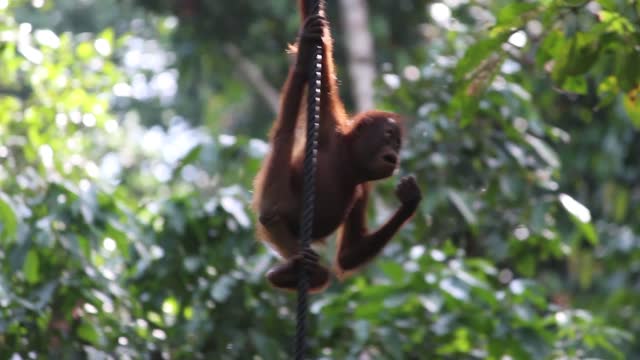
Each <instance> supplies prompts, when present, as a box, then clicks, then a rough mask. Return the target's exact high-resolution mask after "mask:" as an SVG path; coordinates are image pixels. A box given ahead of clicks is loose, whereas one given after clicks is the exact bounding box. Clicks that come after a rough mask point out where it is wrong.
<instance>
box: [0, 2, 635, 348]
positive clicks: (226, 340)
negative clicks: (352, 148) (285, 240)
mask: <svg viewBox="0 0 640 360" xmlns="http://www.w3.org/2000/svg"><path fill="white" fill-rule="evenodd" d="M328 15H329V19H330V20H331V22H332V25H333V34H334V36H335V38H336V57H337V63H338V69H339V74H340V76H341V93H342V96H343V98H344V99H345V102H346V103H347V106H348V107H349V109H351V110H352V111H357V110H359V109H366V108H370V107H373V106H376V107H378V108H382V109H385V110H394V111H396V112H399V113H401V114H404V115H405V116H407V118H409V121H408V123H407V130H408V131H407V134H408V139H407V144H406V146H405V147H404V149H403V152H402V164H401V171H400V173H401V174H407V173H413V174H415V175H416V177H417V178H418V182H419V184H420V187H421V188H422V191H423V192H424V200H423V202H422V203H421V205H420V208H419V210H418V213H417V215H416V216H415V218H414V219H413V220H412V221H411V223H410V224H408V225H407V226H405V227H404V228H403V229H402V231H401V232H400V233H399V234H398V235H397V236H396V237H395V238H394V240H393V241H392V243H391V244H390V246H388V247H387V248H386V250H385V252H384V254H383V256H381V257H380V258H379V259H378V260H377V261H375V262H374V263H373V264H371V265H370V266H369V267H367V268H366V269H365V271H363V272H362V273H361V274H359V275H358V276H355V277H353V278H350V279H348V280H346V281H344V282H341V283H340V282H335V281H334V282H333V284H332V286H331V287H330V289H329V290H328V291H327V292H326V293H323V294H321V295H316V296H313V297H312V298H311V307H310V311H311V314H310V320H311V322H310V332H309V344H310V347H311V350H312V356H313V358H316V359H360V360H367V359H496V360H512V359H587V358H589V359H640V338H639V335H638V334H640V206H639V204H640V131H639V130H640V87H639V86H640V1H637V0H597V1H588V0H586V1H585V0H527V1H508V0H440V1H422V0H396V1H389V0H370V1H366V0H331V1H329V2H328ZM298 26H299V18H298V15H297V9H296V8H295V2H294V0H271V1H248V0H236V1H221V0H210V1H207V0H153V1H152V0H56V1H53V0H32V1H22V0H0V244H1V246H0V266H1V271H0V358H2V359H12V360H18V359H285V358H288V357H289V356H290V354H291V350H292V336H293V334H294V330H295V322H294V320H295V319H294V315H295V296H294V294H288V293H282V292H278V291H275V290H273V289H271V288H270V287H269V286H268V285H267V283H266V281H265V280H264V277H263V274H264V272H265V271H266V270H267V269H268V268H269V267H270V266H271V265H273V264H274V263H275V262H276V261H277V259H276V257H275V256H273V255H272V254H271V253H270V252H269V251H268V250H267V249H266V248H265V247H264V246H262V245H261V244H259V243H257V242H256V241H255V236H254V234H253V224H254V222H255V218H254V215H253V214H252V213H251V212H250V211H249V208H248V204H249V202H250V199H251V196H252V192H251V181H252V178H253V176H254V175H255V173H256V171H257V169H258V167H259V165H260V162H261V160H262V159H263V157H264V155H265V153H266V151H267V150H268V144H267V143H266V142H265V140H266V133H267V130H268V128H269V126H270V125H271V123H272V121H273V119H274V117H275V114H276V112H277V108H278V97H279V89H280V86H281V84H282V83H283V81H284V79H285V76H286V71H287V68H288V65H289V61H290V59H288V58H287V56H286V54H285V48H286V46H287V44H288V43H291V42H293V41H294V40H295V36H296V34H297V30H298ZM374 104H375V105H374ZM401 174H400V175H401ZM398 178H399V176H394V177H393V178H391V179H388V180H385V181H383V182H381V183H380V184H379V186H378V187H377V188H376V191H375V193H374V195H373V201H372V206H371V209H370V213H369V217H370V220H371V222H372V225H374V226H375V225H379V224H380V223H381V221H382V220H383V219H384V218H385V217H386V216H388V214H389V212H390V211H391V210H392V209H393V208H394V207H395V206H397V200H396V199H395V197H394V195H393V189H394V186H395V183H396V182H397V180H398ZM332 251H333V247H332V245H331V244H330V245H329V248H328V250H327V252H326V253H325V252H323V253H322V255H323V257H325V261H328V260H330V258H329V255H328V254H330V253H332Z"/></svg>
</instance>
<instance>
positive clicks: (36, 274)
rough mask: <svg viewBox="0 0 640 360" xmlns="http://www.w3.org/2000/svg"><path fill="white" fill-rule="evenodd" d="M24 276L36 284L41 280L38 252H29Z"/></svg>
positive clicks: (25, 262) (25, 261)
mask: <svg viewBox="0 0 640 360" xmlns="http://www.w3.org/2000/svg"><path fill="white" fill-rule="evenodd" d="M23 271H24V276H25V277H26V279H27V281H29V282H30V283H32V284H34V283H37V282H38V281H39V280H40V258H39V257H38V252H37V251H36V250H34V249H32V250H29V252H28V253H27V257H26V258H25V260H24V266H23Z"/></svg>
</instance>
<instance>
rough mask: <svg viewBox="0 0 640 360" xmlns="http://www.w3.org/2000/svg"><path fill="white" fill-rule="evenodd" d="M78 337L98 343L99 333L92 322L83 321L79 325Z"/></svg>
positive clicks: (94, 343)
mask: <svg viewBox="0 0 640 360" xmlns="http://www.w3.org/2000/svg"><path fill="white" fill-rule="evenodd" d="M77 332H78V337H80V338H81V339H83V340H85V341H87V342H89V343H91V344H93V345H98V340H99V335H98V332H97V331H96V328H95V327H94V326H93V325H91V324H90V323H88V322H86V321H83V322H82V324H80V326H79V327H78V330H77Z"/></svg>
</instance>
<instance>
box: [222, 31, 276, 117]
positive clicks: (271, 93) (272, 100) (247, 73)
mask: <svg viewBox="0 0 640 360" xmlns="http://www.w3.org/2000/svg"><path fill="white" fill-rule="evenodd" d="M224 52H225V54H226V55H227V56H229V57H230V58H231V59H232V60H233V61H234V62H235V63H236V64H237V67H238V71H239V72H240V75H241V76H242V77H243V78H244V79H245V80H246V81H247V82H248V83H249V84H250V85H252V86H253V87H254V88H255V89H256V91H257V92H258V94H259V95H260V96H261V97H262V98H263V99H264V101H265V102H266V103H267V104H268V105H269V107H270V108H271V110H273V112H274V113H275V114H277V113H278V108H279V106H280V92H279V91H278V90H277V89H276V88H274V87H273V86H271V84H269V82H268V81H267V79H265V77H264V75H263V74H262V71H261V70H260V68H258V66H257V65H256V64H254V63H253V62H251V60H249V59H248V58H246V57H244V56H243V55H242V53H241V52H240V49H239V48H238V47H237V46H235V45H234V44H231V43H227V44H225V46H224Z"/></svg>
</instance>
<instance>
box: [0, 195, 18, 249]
mask: <svg viewBox="0 0 640 360" xmlns="http://www.w3.org/2000/svg"><path fill="white" fill-rule="evenodd" d="M17 229H18V219H17V217H16V213H15V212H14V211H13V207H12V206H11V202H10V199H9V196H7V195H5V194H4V193H2V192H0V241H7V242H8V241H13V240H15V238H16V231H17Z"/></svg>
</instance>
